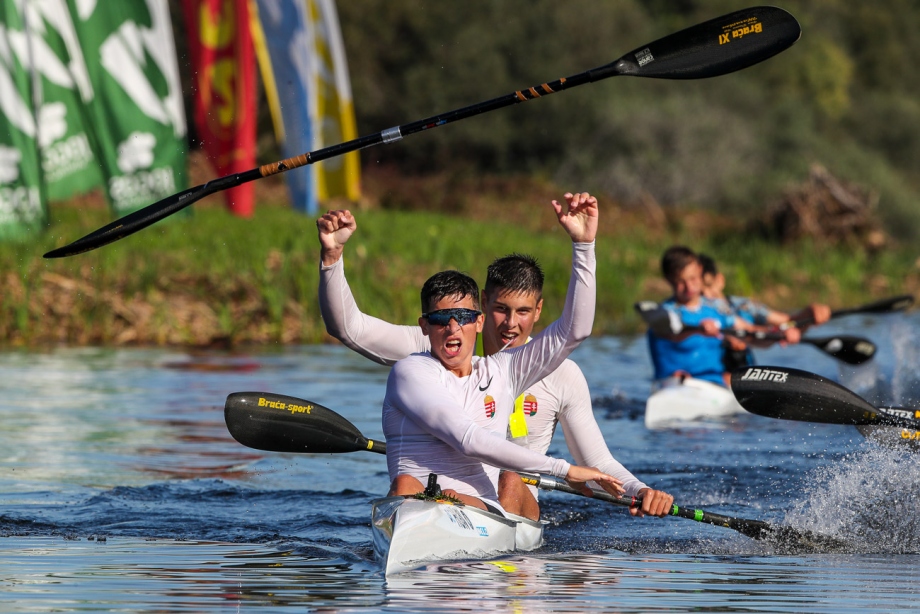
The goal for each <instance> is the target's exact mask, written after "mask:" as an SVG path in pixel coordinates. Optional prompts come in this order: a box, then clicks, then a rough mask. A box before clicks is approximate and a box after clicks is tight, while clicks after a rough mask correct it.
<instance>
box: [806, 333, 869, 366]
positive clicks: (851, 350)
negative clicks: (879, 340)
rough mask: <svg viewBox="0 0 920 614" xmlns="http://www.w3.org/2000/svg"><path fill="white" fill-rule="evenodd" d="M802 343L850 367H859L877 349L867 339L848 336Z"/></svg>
mask: <svg viewBox="0 0 920 614" xmlns="http://www.w3.org/2000/svg"><path fill="white" fill-rule="evenodd" d="M802 343H810V344H811V345H813V346H815V347H817V348H818V349H820V350H821V351H822V352H825V353H826V354H830V355H831V356H833V357H834V358H836V359H837V360H841V361H843V362H845V363H847V364H851V365H861V364H862V363H864V362H866V361H867V360H870V359H871V358H872V357H873V356H875V352H876V350H877V349H878V348H877V347H876V346H875V344H874V343H872V342H871V341H869V340H868V339H864V338H862V337H851V336H850V335H838V336H836V337H821V338H809V339H802Z"/></svg>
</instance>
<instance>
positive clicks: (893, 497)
mask: <svg viewBox="0 0 920 614" xmlns="http://www.w3.org/2000/svg"><path fill="white" fill-rule="evenodd" d="M810 478H811V480H810V482H811V483H812V486H811V487H810V488H808V489H807V491H806V492H805V496H804V498H803V500H802V501H801V502H800V503H799V504H797V505H796V506H795V507H794V508H793V510H791V511H790V512H789V513H788V514H787V515H786V521H785V522H786V524H788V525H791V526H794V527H797V528H803V529H806V530H809V531H814V532H817V533H821V534H826V535H831V536H833V537H835V538H838V539H841V540H843V541H846V542H848V543H850V544H852V547H853V552H858V553H874V554H909V553H913V554H916V553H920V515H918V514H917V511H918V505H917V496H916V493H917V492H920V459H918V457H917V456H916V455H915V454H914V453H913V452H911V451H910V450H901V449H893V448H883V447H877V446H875V445H874V444H872V443H870V442H867V443H866V444H865V448H863V449H860V450H858V451H856V452H854V453H852V454H850V455H847V456H846V457H844V458H843V459H842V461H841V462H839V463H836V464H834V465H828V466H825V467H822V468H820V469H817V470H815V471H813V472H812V473H811V475H810Z"/></svg>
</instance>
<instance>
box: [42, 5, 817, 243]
mask: <svg viewBox="0 0 920 614" xmlns="http://www.w3.org/2000/svg"><path fill="white" fill-rule="evenodd" d="M800 36H801V28H800V26H799V24H798V22H797V21H796V20H795V18H794V17H792V15H790V14H789V13H788V12H786V11H784V10H782V9H779V8H776V7H752V8H749V9H743V10H740V11H735V12H733V13H730V14H727V15H723V16H721V17H718V18H716V19H711V20H709V21H707V22H704V23H701V24H698V25H696V26H692V27H690V28H687V29H685V30H681V31H680V32H676V33H674V34H671V35H669V36H666V37H664V38H661V39H659V40H656V41H654V42H652V43H648V44H647V45H643V46H642V47H639V48H637V49H636V50H634V51H632V52H630V53H628V54H626V55H624V56H623V57H621V58H620V59H618V60H616V61H614V62H611V63H610V64H605V65H604V66H599V67H597V68H593V69H591V70H586V71H584V72H581V73H578V74H576V75H572V76H571V77H565V78H561V79H557V80H555V81H550V82H548V83H541V84H539V85H535V86H533V87H529V88H527V89H523V90H518V91H516V92H512V93H510V94H506V95H504V96H499V97H498V98H493V99H491V100H487V101H485V102H480V103H477V104H472V105H470V106H467V107H463V108H461V109H456V110H454V111H449V112H447V113H441V114H439V115H434V116H431V117H428V118H426V119H422V120H418V121H414V122H410V123H408V124H403V125H401V126H395V127H393V128H387V129H386V130H382V131H381V132H377V133H376V134H371V135H367V136H362V137H359V138H357V139H353V140H351V141H346V142H345V143H340V144H338V145H332V146H330V147H325V148H322V149H318V150H316V151H312V152H309V153H305V154H301V155H299V156H294V157H291V158H287V159H286V160H281V161H279V162H273V163H270V164H265V165H263V166H260V167H259V168H255V169H252V170H249V171H245V172H242V173H236V174H233V175H227V176H225V177H221V178H219V179H215V180H213V181H209V182H208V183H206V184H204V185H200V186H196V187H194V188H189V189H187V190H185V191H183V192H180V193H179V194H174V195H172V196H169V197H167V198H165V199H163V200H161V201H159V202H157V203H154V204H152V205H149V206H147V207H144V208H143V209H140V210H139V211H135V212H134V213H130V214H128V215H126V216H125V217H123V218H120V219H118V220H115V221H114V222H112V223H110V224H108V225H106V226H104V227H102V228H100V229H99V230H96V231H94V232H92V233H90V234H88V235H86V236H84V237H83V238H81V239H78V240H76V241H74V242H73V243H70V244H69V245H65V246H63V247H60V248H57V249H54V250H52V251H50V252H48V253H46V254H45V256H44V257H45V258H62V257H65V256H72V255H75V254H80V253H83V252H86V251H89V250H92V249H96V248H97V247H102V246H103V245H107V244H109V243H112V242H113V241H117V240H118V239H121V238H124V237H126V236H128V235H130V234H133V233H135V232H137V231H139V230H141V229H143V228H146V227H147V226H150V225H151V224H153V223H155V222H157V221H159V220H161V219H163V218H165V217H167V216H169V215H172V214H173V213H176V212H177V211H179V210H181V209H184V208H185V207H188V206H189V205H191V204H193V203H195V202H197V201H198V200H200V199H202V198H204V197H205V196H208V195H210V194H214V193H216V192H220V191H222V190H227V189H229V188H233V187H236V186H239V185H242V184H244V183H247V182H249V181H253V180H255V179H261V178H262V177H268V176H270V175H275V174H278V173H282V172H285V171H289V170H291V169H294V168H299V167H302V166H305V165H308V164H313V163H315V162H319V161H321V160H327V159H329V158H334V157H336V156H340V155H343V154H346V153H350V152H353V151H357V150H360V149H364V148H366V147H371V146H373V145H378V144H381V143H384V144H386V143H394V142H396V141H399V140H400V139H402V138H403V137H405V136H408V135H410V134H415V133H417V132H422V131H425V130H431V129H434V128H437V127H439V126H443V125H446V124H449V123H453V122H456V121H459V120H461V119H465V118H467V117H472V116H474V115H481V114H483V113H488V112H490V111H494V110H496V109H501V108H503V107H507V106H510V105H513V104H517V103H519V102H525V101H527V100H533V99H534V98H541V97H543V96H548V95H549V94H553V93H555V92H560V91H562V90H566V89H571V88H573V87H577V86H579V85H583V84H585V83H592V82H594V81H599V80H601V79H607V78H609V77H614V76H617V75H626V76H634V77H649V78H659V79H703V78H708V77H715V76H718V75H723V74H727V73H731V72H734V71H737V70H741V69H743V68H747V67H748V66H751V65H753V64H757V63H758V62H762V61H763V60H766V59H767V58H770V57H772V56H774V55H776V54H777V53H779V52H781V51H783V50H785V49H787V48H788V47H790V46H791V45H792V44H793V43H795V41H797V40H798V39H799V37H800Z"/></svg>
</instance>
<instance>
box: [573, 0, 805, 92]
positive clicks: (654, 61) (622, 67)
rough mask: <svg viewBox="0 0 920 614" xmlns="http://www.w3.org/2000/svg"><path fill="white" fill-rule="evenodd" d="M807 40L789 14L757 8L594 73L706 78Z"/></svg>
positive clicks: (651, 46) (652, 45)
mask: <svg viewBox="0 0 920 614" xmlns="http://www.w3.org/2000/svg"><path fill="white" fill-rule="evenodd" d="M801 35H802V28H801V27H800V26H799V22H797V21H796V20H795V17H793V16H792V15H790V14H789V13H788V12H786V11H784V10H783V9H780V8H776V7H772V6H757V7H753V8H748V9H743V10H740V11H735V12H734V13H729V14H728V15H723V16H722V17H717V18H715V19H711V20H709V21H707V22H704V23H701V24H698V25H695V26H691V27H689V28H687V29H685V30H681V31H680V32H675V33H674V34H671V35H669V36H665V37H664V38H660V39H658V40H656V41H655V42H654V43H649V44H648V45H643V46H642V47H639V48H638V49H636V50H634V51H631V52H630V53H627V54H626V55H624V56H623V57H622V58H620V59H619V60H617V61H616V62H614V63H612V64H608V65H607V66H602V67H600V68H596V69H594V70H592V71H590V72H591V81H597V80H598V79H604V78H606V77H609V76H612V75H628V76H633V77H652V78H655V79H705V78H708V77H717V76H719V75H725V74H728V73H731V72H735V71H737V70H741V69H743V68H747V67H748V66H753V65H754V64H757V63H758V62H763V61H764V60H766V59H768V58H771V57H773V56H774V55H776V54H777V53H779V52H781V51H784V50H785V49H788V48H789V47H791V46H792V44H793V43H795V42H796V41H797V40H799V37H800V36H801Z"/></svg>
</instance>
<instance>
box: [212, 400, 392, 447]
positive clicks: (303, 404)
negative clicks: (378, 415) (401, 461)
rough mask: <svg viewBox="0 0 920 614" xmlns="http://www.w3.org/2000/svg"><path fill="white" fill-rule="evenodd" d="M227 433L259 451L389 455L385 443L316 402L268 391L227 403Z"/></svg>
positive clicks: (225, 408) (225, 415)
mask: <svg viewBox="0 0 920 614" xmlns="http://www.w3.org/2000/svg"><path fill="white" fill-rule="evenodd" d="M224 420H225V421H226V423H227V430H229V431H230V434H231V435H232V436H233V438H234V439H236V440H237V441H238V442H240V443H241V444H243V445H244V446H247V447H249V448H255V449H256V450H267V451H269V452H298V453H315V454H335V453H339V452H358V451H362V450H366V451H370V452H377V453H379V454H386V452H387V448H386V443H385V442H383V441H375V440H373V439H368V438H367V437H365V436H364V435H362V434H361V432H360V431H359V430H358V428H357V427H356V426H355V425H354V424H352V423H351V422H349V421H348V420H346V419H345V418H343V417H342V416H340V415H339V414H337V413H336V412H334V411H332V410H331V409H328V408H326V407H323V406H322V405H320V404H319V403H314V402H313V401H304V400H302V399H297V398H294V397H288V396H284V395H282V394H272V393H269V392H234V393H233V394H231V395H230V396H228V397H227V402H226V403H225V404H224Z"/></svg>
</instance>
